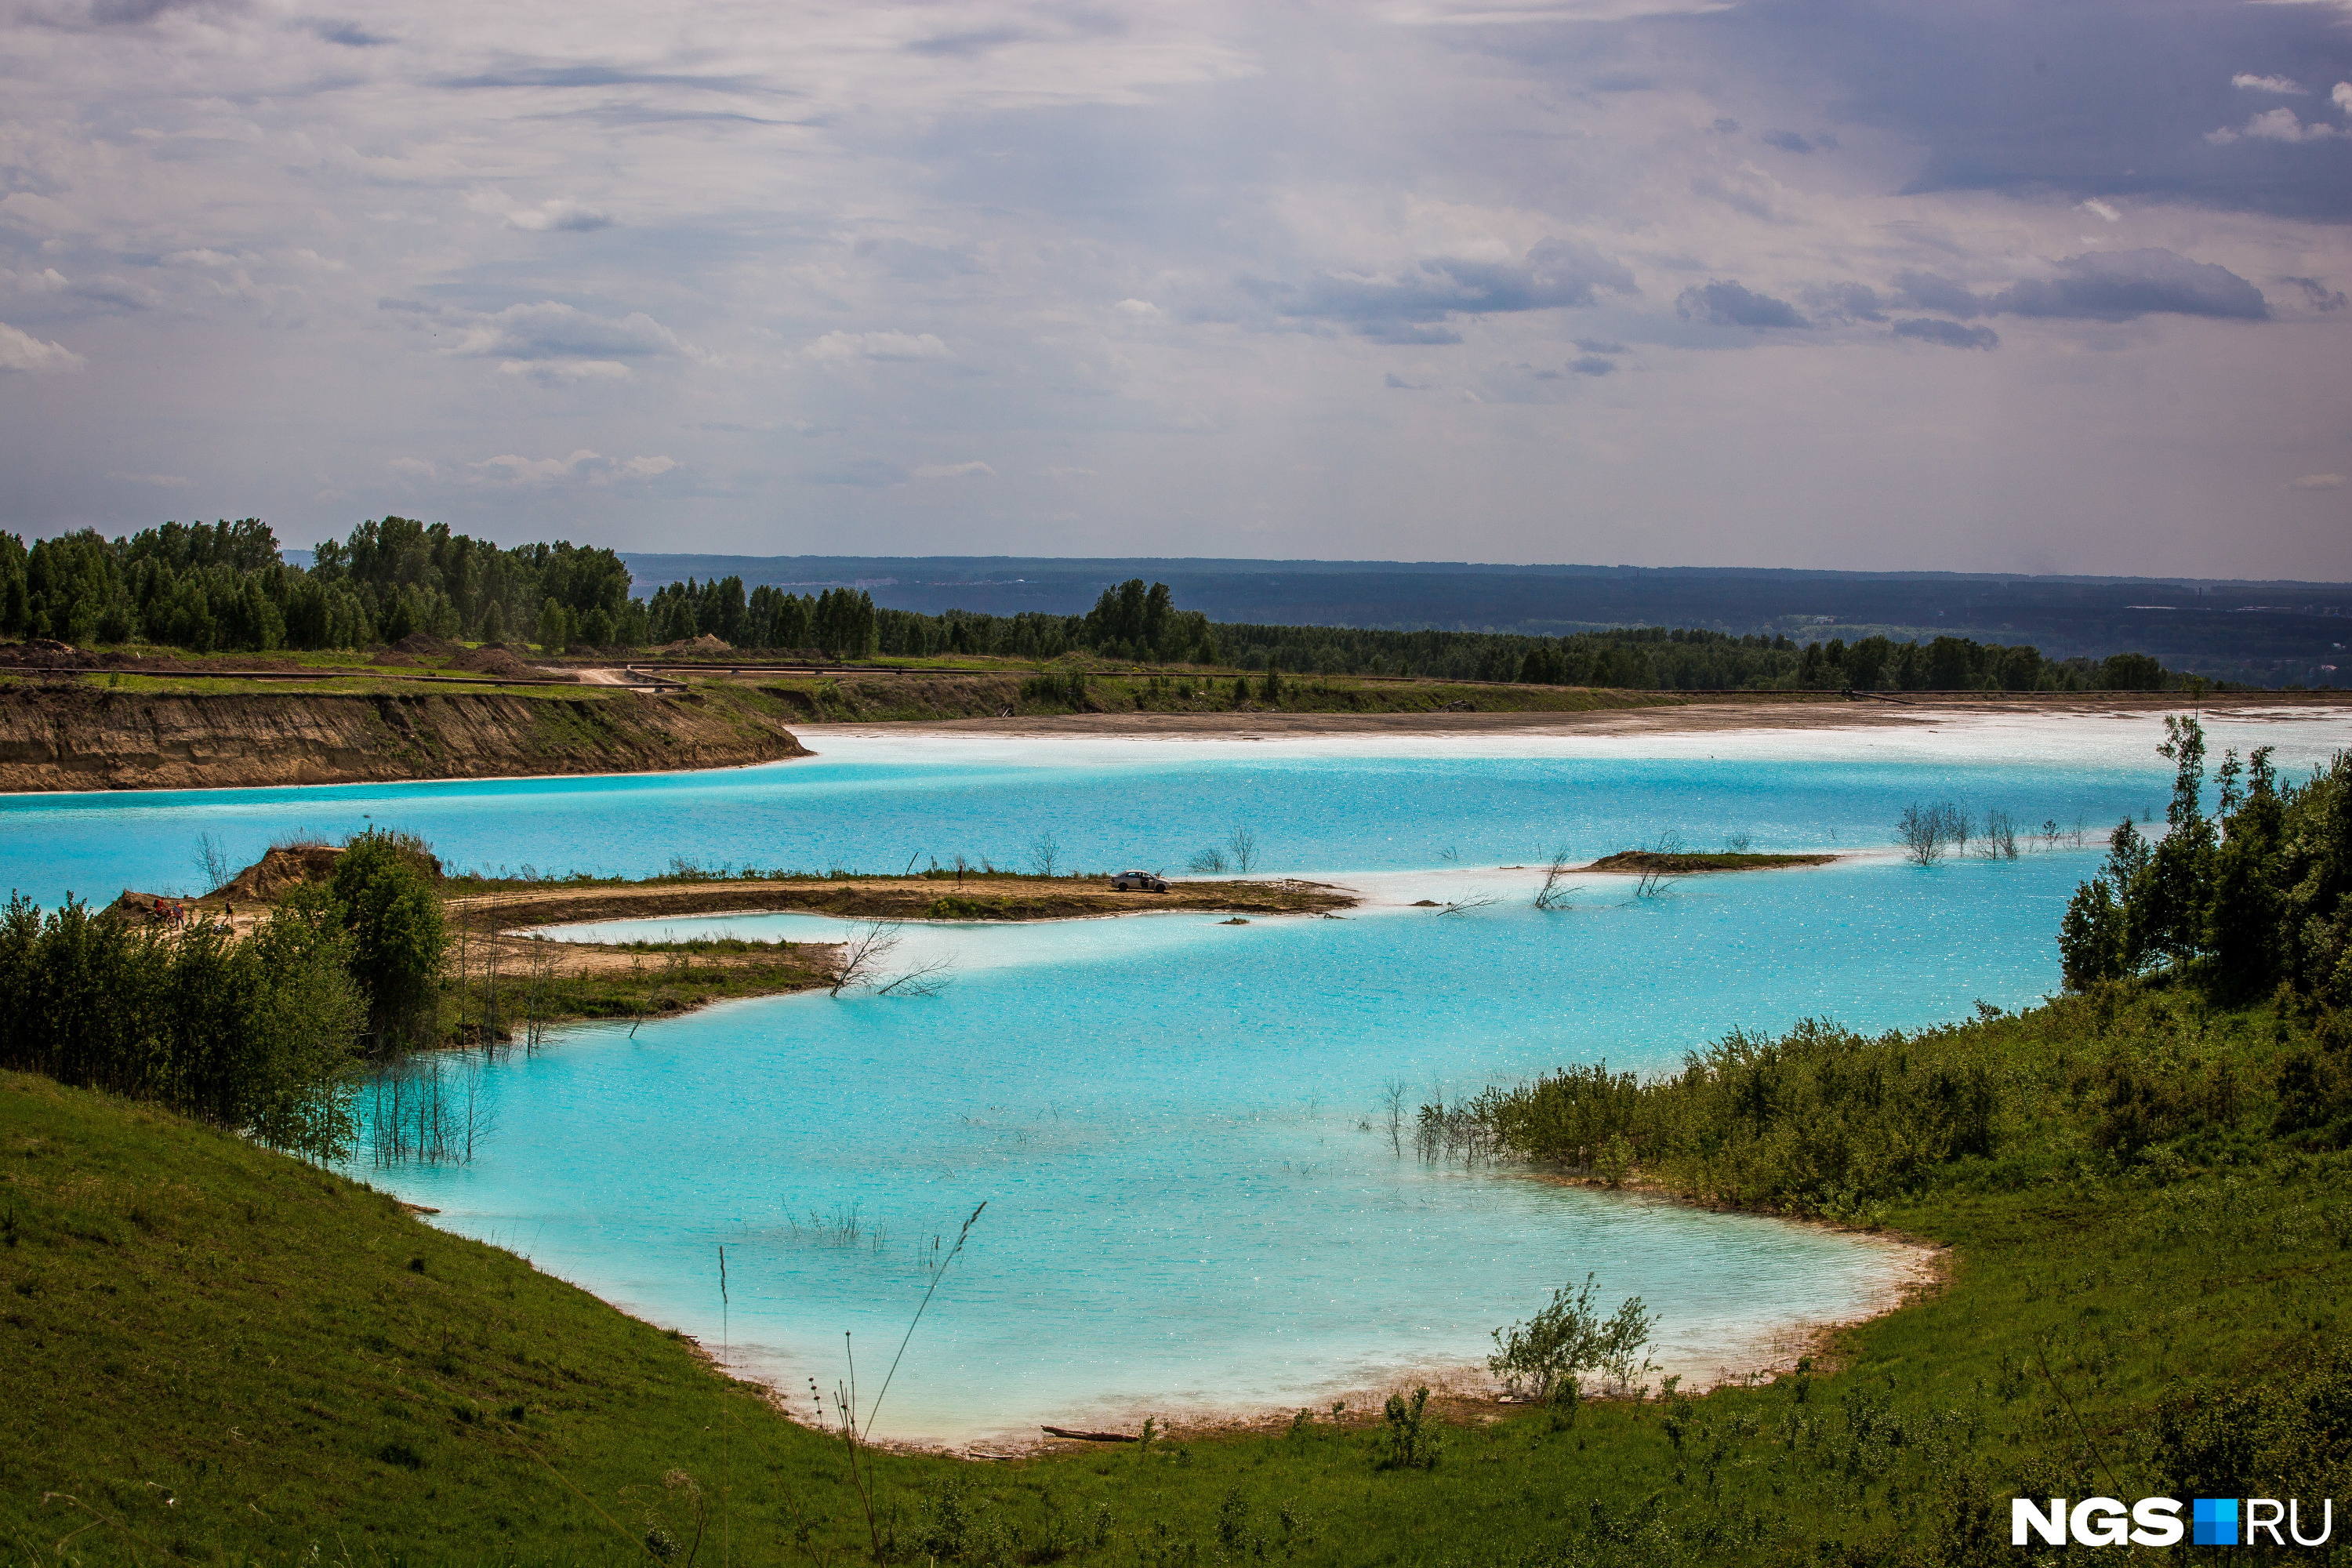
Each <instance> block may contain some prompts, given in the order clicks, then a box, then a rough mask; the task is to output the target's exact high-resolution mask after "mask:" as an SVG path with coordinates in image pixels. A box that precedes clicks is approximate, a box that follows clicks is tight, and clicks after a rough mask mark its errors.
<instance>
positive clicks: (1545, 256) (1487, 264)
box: [1251, 239, 1639, 343]
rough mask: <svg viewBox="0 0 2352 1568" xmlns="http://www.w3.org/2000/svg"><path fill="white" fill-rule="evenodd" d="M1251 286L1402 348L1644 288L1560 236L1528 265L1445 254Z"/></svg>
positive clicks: (1293, 310) (1615, 264)
mask: <svg viewBox="0 0 2352 1568" xmlns="http://www.w3.org/2000/svg"><path fill="white" fill-rule="evenodd" d="M1251 288H1252V289H1253V290H1254V291H1255V292H1256V293H1258V294H1260V295H1261V296H1262V297H1264V298H1265V300H1267V302H1268V303H1270V304H1271V305H1273V307H1274V308H1275V309H1276V310H1278V311H1280V312H1281V313H1282V314H1283V315H1285V316H1288V317H1292V318H1303V319H1309V320H1315V321H1329V322H1332V323H1335V324H1339V325H1343V326H1347V327H1350V328H1352V329H1353V330H1354V331H1358V332H1360V333H1362V334H1363V335H1364V336H1366V337H1369V338H1372V339H1374V340H1376V341H1379V342H1402V343H1451V342H1461V334H1460V333H1459V332H1457V331H1454V329H1453V328H1451V327H1450V326H1448V325H1446V324H1445V323H1446V322H1447V321H1449V320H1450V319H1451V318H1454V317H1456V316H1472V317H1476V316H1486V315H1498V314H1514V313H1517V312H1521V311H1527V310H1563V309H1570V308H1574V307H1578V306H1584V305H1590V304H1592V303H1593V302H1594V300H1595V299H1596V297H1597V296H1598V295H1599V293H1600V292H1601V290H1603V289H1606V290H1608V291H1609V292H1611V293H1614V294H1633V293H1636V292H1638V291H1639V290H1638V289H1636V288H1635V286H1634V283H1633V274H1632V273H1631V272H1629V271H1627V270H1626V268H1625V266H1624V264H1623V263H1622V262H1619V261H1616V260H1612V258H1609V257H1606V256H1603V255H1601V253H1600V252H1599V251H1597V250H1593V249H1591V247H1586V246H1582V245H1578V244H1575V243H1573V242H1571V241H1568V240H1562V239H1548V240H1545V241H1544V242H1543V243H1541V244H1539V245H1538V246H1536V247H1534V248H1533V249H1531V250H1529V251H1528V253H1527V258H1526V259H1525V261H1524V262H1505V261H1475V260H1470V259H1467V258H1460V257H1447V258H1437V259H1433V260H1427V261H1423V262H1420V263H1418V264H1417V265H1415V266H1413V267H1412V268H1408V269H1406V270H1404V271H1402V272H1399V273H1395V274H1389V275H1378V274H1375V275H1370V276H1352V277H1351V276H1349V275H1346V274H1342V273H1334V272H1327V273H1324V274H1323V275H1322V276H1320V277H1318V278H1316V279H1312V280H1311V281H1309V282H1307V283H1304V284H1299V285H1296V286H1292V287H1287V288H1277V287H1272V286H1268V285H1264V284H1252V285H1251Z"/></svg>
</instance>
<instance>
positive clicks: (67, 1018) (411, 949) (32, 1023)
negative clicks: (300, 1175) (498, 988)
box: [0, 833, 445, 1160]
mask: <svg viewBox="0 0 2352 1568" xmlns="http://www.w3.org/2000/svg"><path fill="white" fill-rule="evenodd" d="M436 872H437V867H436V865H435V863H434V862H433V861H432V859H431V857H430V856H429V855H426V854H425V851H424V847H423V846H422V845H421V844H419V843H417V842H416V841H415V839H412V838H407V837H403V836H399V835H394V834H389V833H368V834H362V835H361V836H359V837H356V838H353V839H352V840H351V841H350V843H349V844H348V845H347V846H346V847H345V848H344V849H343V852H342V853H341V855H340V856H338V857H337V858H336V861H335V869H334V873H333V875H332V877H331V879H329V881H328V882H327V883H326V884H325V885H323V886H303V887H298V888H295V889H291V890H290V891H289V892H288V893H287V894H286V895H285V896H284V897H283V898H282V899H280V900H278V902H277V903H276V904H275V905H274V906H272V907H271V908H270V909H269V910H268V912H267V913H266V914H265V915H264V916H263V917H262V920H261V922H260V924H259V926H258V927H257V929H256V930H255V931H252V932H250V933H249V934H247V936H246V937H245V938H244V939H243V940H242V941H240V940H238V939H236V937H233V936H232V935H230V934H229V933H228V931H227V930H226V927H225V926H223V925H221V924H219V923H216V922H215V921H210V920H208V919H205V918H204V917H203V916H202V915H201V914H199V916H198V917H197V918H195V919H194V920H192V921H186V922H184V923H183V924H179V925H163V924H156V923H146V922H141V921H136V920H134V919H132V918H131V917H129V916H128V915H126V914H124V913H122V912H121V911H118V910H111V909H93V908H91V907H90V906H89V905H88V904H83V903H79V902H77V901H75V900H73V899H72V898H70V897H68V899H67V900H66V901H65V903H64V904H63V905H62V906H61V907H59V908H58V909H55V910H49V911H47V913H46V914H45V913H44V912H43V911H42V910H40V909H39V908H38V907H37V906H36V905H34V904H33V903H32V902H31V901H30V900H27V899H25V898H23V897H22V896H15V897H12V898H11V899H10V900H9V901H8V904H7V906H6V908H5V911H0V1067H9V1068H21V1069H24V1070H26V1071H30V1072H38V1073H45V1074H47V1075H48V1076H49V1077H51V1078H54V1079H57V1080H58V1081H59V1082H60V1083H68V1084H74V1085H78V1086H80V1087H85V1088H90V1089H104V1090H106V1091H108V1092H109V1093H112V1094H119V1095H121V1096H123V1097H125V1098H127V1099H132V1100H152V1101H155V1102H157V1103H160V1104H163V1105H165V1106H168V1107H170V1108H171V1109H172V1110H176V1111H179V1112H181V1113H182V1114H184V1115H188V1116H193V1117H195V1118H198V1119H199V1120H202V1121H210V1122H214V1123H215V1124H217V1125H220V1126H225V1127H229V1128H233V1129H235V1130H236V1131H240V1132H243V1133H246V1134H247V1135H249V1136H251V1137H253V1138H256V1139H257V1140H259V1141H260V1142H264V1143H267V1144H269V1145H270V1146H271V1147H273V1148H278V1149H284V1150H288V1151H289V1152H294V1153H299V1154H302V1155H306V1156H308V1157H310V1158H311V1159H315V1160H331V1159H336V1158H340V1157H341V1155H343V1154H344V1153H346V1152H348V1151H349V1150H350V1148H351V1144H352V1138H353V1136H354V1133H355V1131H356V1118H355V1115H354V1112H353V1106H352V1099H353V1092H354V1086H355V1075H356V1071H357V1069H358V1068H359V1067H360V1065H361V1064H362V1062H363V1061H364V1060H365V1059H367V1058H370V1057H378V1058H381V1057H385V1056H391V1055H396V1054H397V1053H398V1052H400V1051H401V1050H404V1049H405V1048H407V1047H410V1046H412V1045H421V1044H428V1043H430V1042H431V1041H432V1039H433V1037H434V1034H435V1025H436V1014H437V1009H438V1007H439V1003H440V989H439V987H440V974H441V962H442V952H443V948H444V946H445V933H444V925H443V917H442V911H441V902H440V899H439V896H438V895H437V894H436V892H435V891H434V889H433V885H432V878H433V877H434V875H436Z"/></svg>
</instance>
